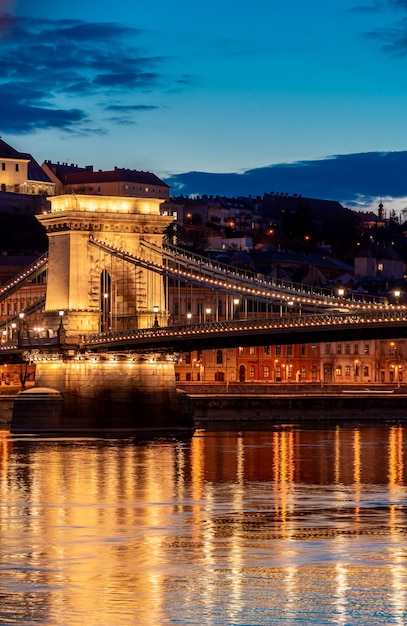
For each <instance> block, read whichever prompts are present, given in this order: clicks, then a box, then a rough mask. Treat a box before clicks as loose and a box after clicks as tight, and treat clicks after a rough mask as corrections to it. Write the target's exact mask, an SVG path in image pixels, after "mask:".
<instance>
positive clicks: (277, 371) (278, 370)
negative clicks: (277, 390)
mask: <svg viewBox="0 0 407 626" xmlns="http://www.w3.org/2000/svg"><path fill="white" fill-rule="evenodd" d="M276 380H277V381H280V380H281V367H280V366H279V365H277V367H276Z"/></svg>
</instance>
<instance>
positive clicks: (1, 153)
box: [0, 138, 32, 161]
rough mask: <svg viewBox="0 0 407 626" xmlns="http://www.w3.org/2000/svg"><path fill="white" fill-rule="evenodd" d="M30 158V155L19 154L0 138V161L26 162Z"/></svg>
mask: <svg viewBox="0 0 407 626" xmlns="http://www.w3.org/2000/svg"><path fill="white" fill-rule="evenodd" d="M30 158H32V157H31V155H29V154H25V153H24V152H19V151H18V150H16V149H15V148H13V147H12V146H10V145H9V144H8V143H6V142H5V141H3V139H1V138H0V159H23V160H26V161H27V160H29V159H30Z"/></svg>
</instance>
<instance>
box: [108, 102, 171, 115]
mask: <svg viewBox="0 0 407 626" xmlns="http://www.w3.org/2000/svg"><path fill="white" fill-rule="evenodd" d="M159 108H160V107H158V106H155V105H152V104H128V105H125V104H110V105H108V106H106V107H105V110H106V111H117V112H123V113H126V112H129V111H154V110H155V109H159Z"/></svg>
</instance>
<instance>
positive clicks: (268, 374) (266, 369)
mask: <svg viewBox="0 0 407 626" xmlns="http://www.w3.org/2000/svg"><path fill="white" fill-rule="evenodd" d="M263 377H264V378H269V377H270V368H269V366H268V365H265V366H264V374H263Z"/></svg>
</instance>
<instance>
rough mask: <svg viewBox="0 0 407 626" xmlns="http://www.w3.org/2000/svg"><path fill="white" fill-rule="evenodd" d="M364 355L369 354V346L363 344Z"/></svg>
mask: <svg viewBox="0 0 407 626" xmlns="http://www.w3.org/2000/svg"><path fill="white" fill-rule="evenodd" d="M365 354H369V344H368V343H365Z"/></svg>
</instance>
